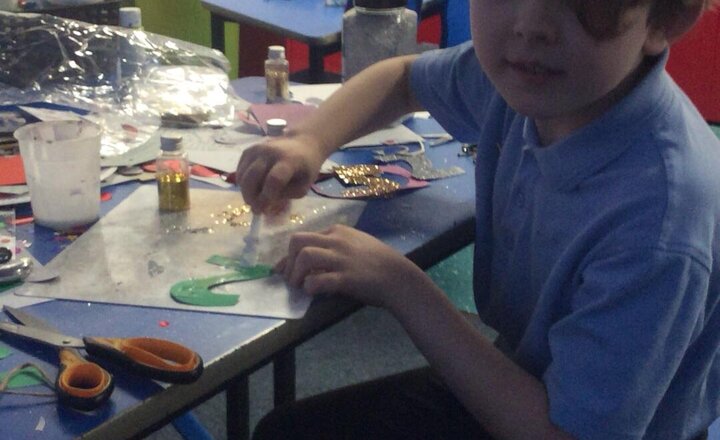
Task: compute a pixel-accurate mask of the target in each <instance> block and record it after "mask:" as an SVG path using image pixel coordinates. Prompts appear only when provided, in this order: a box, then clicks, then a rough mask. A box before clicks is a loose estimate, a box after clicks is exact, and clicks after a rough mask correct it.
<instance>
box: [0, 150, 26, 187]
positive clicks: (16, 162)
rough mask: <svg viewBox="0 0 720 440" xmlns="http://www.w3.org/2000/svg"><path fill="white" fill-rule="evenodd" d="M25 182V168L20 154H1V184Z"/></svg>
mask: <svg viewBox="0 0 720 440" xmlns="http://www.w3.org/2000/svg"><path fill="white" fill-rule="evenodd" d="M23 184H25V170H24V169H23V164H22V159H21V158H20V155H19V154H16V155H13V156H0V185H23Z"/></svg>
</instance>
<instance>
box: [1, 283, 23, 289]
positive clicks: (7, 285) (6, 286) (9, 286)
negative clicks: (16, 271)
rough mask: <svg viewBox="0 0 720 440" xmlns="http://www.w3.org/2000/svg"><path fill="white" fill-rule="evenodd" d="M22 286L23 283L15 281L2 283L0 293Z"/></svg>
mask: <svg viewBox="0 0 720 440" xmlns="http://www.w3.org/2000/svg"><path fill="white" fill-rule="evenodd" d="M20 284H22V281H13V282H10V283H0V292H4V291H6V290H10V289H14V288H15V287H17V286H19V285H20Z"/></svg>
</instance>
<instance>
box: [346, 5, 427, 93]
mask: <svg viewBox="0 0 720 440" xmlns="http://www.w3.org/2000/svg"><path fill="white" fill-rule="evenodd" d="M406 4H407V0H355V7H354V8H352V9H349V10H347V11H346V12H345V14H344V15H343V26H342V78H343V81H347V80H348V79H350V78H351V77H352V76H354V75H355V74H357V73H358V72H360V71H361V70H363V69H365V68H366V67H368V66H370V65H371V64H375V63H377V62H378V61H381V60H384V59H386V58H392V57H395V56H400V55H410V54H413V53H415V52H417V14H416V13H415V12H414V11H411V10H410V9H407V8H406V7H405V5H406Z"/></svg>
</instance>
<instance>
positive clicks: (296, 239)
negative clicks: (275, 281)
mask: <svg viewBox="0 0 720 440" xmlns="http://www.w3.org/2000/svg"><path fill="white" fill-rule="evenodd" d="M328 247H330V242H329V240H328V238H327V237H326V236H324V235H320V234H317V233H314V232H298V233H296V234H293V236H292V237H291V238H290V244H289V245H288V254H287V257H286V258H287V262H286V264H285V267H284V270H283V276H284V277H285V279H286V280H289V279H290V277H291V276H292V274H293V272H294V271H295V265H296V264H297V259H298V255H299V254H300V253H301V252H302V251H303V250H304V249H308V248H328Z"/></svg>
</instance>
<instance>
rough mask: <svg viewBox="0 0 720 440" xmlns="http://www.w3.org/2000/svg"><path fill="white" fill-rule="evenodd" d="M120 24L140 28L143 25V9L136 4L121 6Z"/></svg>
mask: <svg viewBox="0 0 720 440" xmlns="http://www.w3.org/2000/svg"><path fill="white" fill-rule="evenodd" d="M118 24H119V25H120V26H122V27H126V28H131V29H139V28H141V27H142V11H140V8H138V7H135V6H125V7H122V8H120V15H119V17H118Z"/></svg>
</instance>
